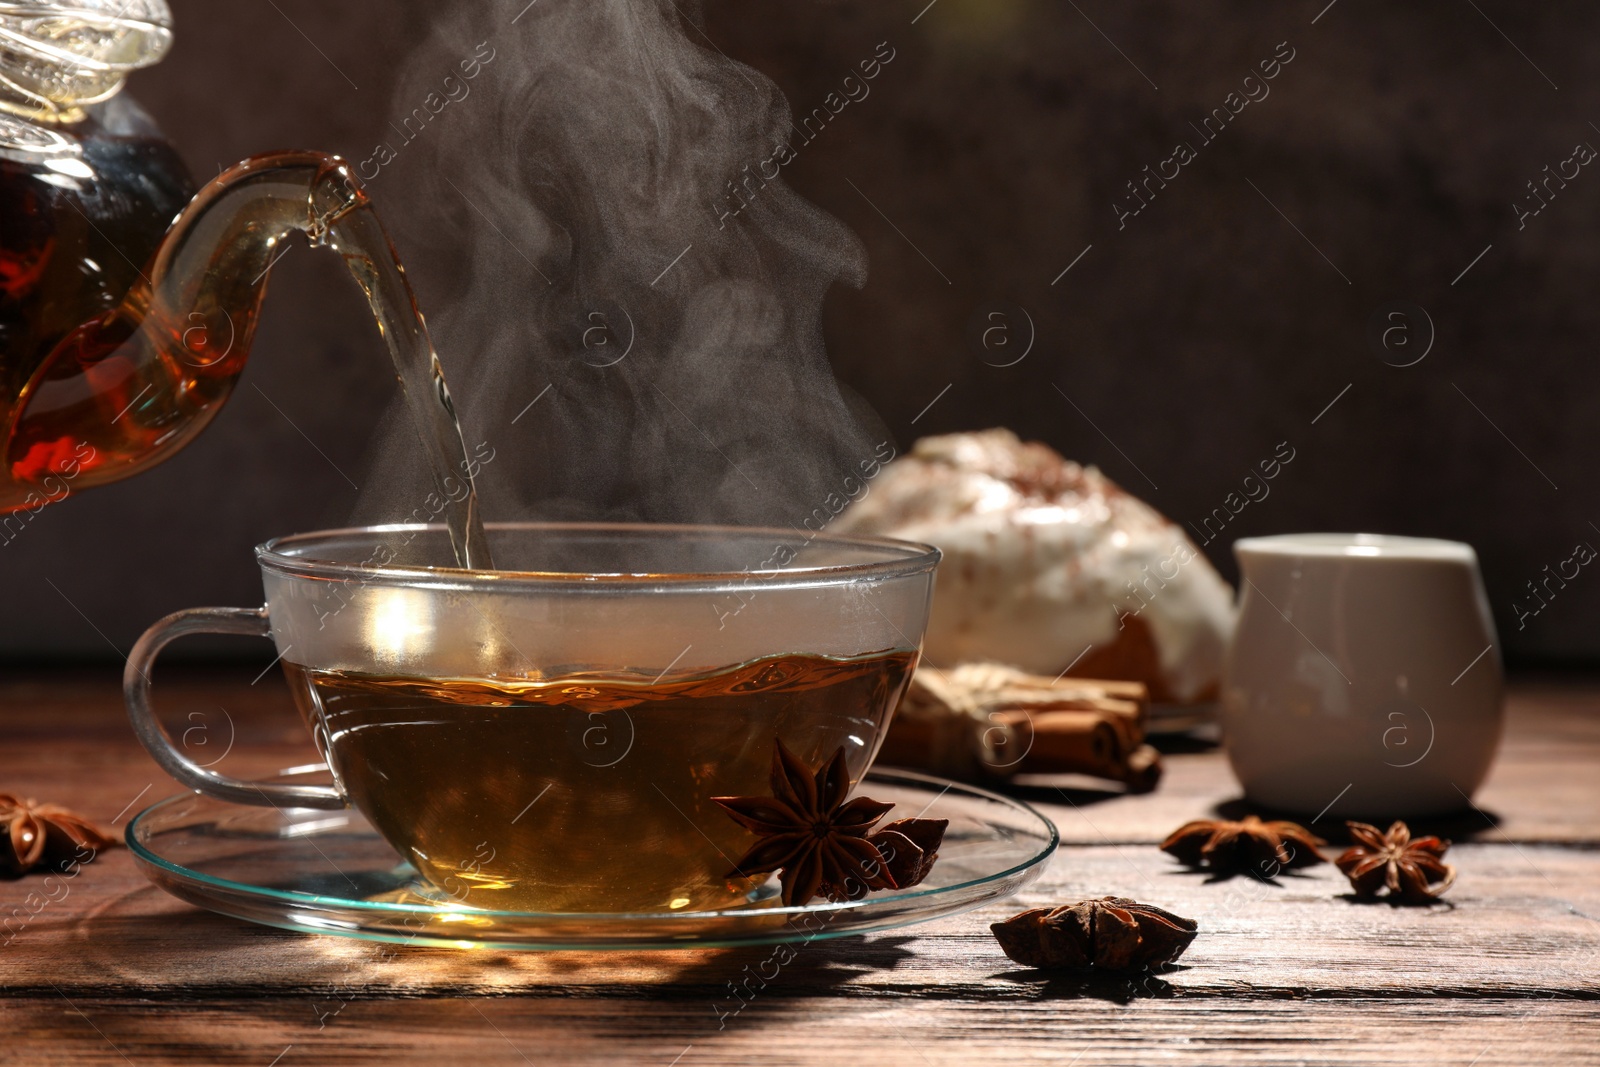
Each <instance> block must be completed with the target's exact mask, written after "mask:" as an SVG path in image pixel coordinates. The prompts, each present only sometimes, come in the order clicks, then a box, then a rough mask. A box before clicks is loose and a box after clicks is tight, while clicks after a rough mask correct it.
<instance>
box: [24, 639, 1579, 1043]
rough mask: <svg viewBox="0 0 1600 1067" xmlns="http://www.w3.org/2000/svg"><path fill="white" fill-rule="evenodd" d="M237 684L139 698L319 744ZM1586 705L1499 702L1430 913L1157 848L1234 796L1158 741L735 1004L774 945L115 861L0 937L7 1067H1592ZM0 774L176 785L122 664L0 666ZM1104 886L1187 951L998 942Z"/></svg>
mask: <svg viewBox="0 0 1600 1067" xmlns="http://www.w3.org/2000/svg"><path fill="white" fill-rule="evenodd" d="M249 673H250V672H245V671H242V670H241V671H237V672H233V673H232V674H228V673H226V672H224V673H221V674H219V673H215V672H213V673H209V674H193V673H190V674H182V673H179V674H172V673H171V672H168V673H166V674H164V675H163V677H162V678H161V679H160V680H159V682H158V690H159V691H160V692H162V693H163V694H164V696H165V704H166V706H167V708H168V709H170V710H169V712H168V714H169V717H170V718H171V719H172V721H173V723H174V725H175V726H176V727H179V728H181V729H191V730H192V729H194V728H197V727H204V728H205V729H206V730H208V731H209V734H191V737H190V740H191V742H193V743H198V742H199V741H201V740H202V739H204V740H206V741H207V742H208V743H211V740H212V738H214V739H215V740H214V743H216V744H218V745H225V744H226V742H227V740H228V735H229V732H230V726H229V723H230V721H231V723H232V724H233V725H234V727H236V732H237V741H236V744H235V748H234V751H233V752H232V753H231V754H230V755H229V756H228V757H227V759H226V760H225V761H224V762H223V763H222V764H220V765H219V766H220V767H222V768H223V769H226V770H228V771H230V772H232V773H236V774H251V773H258V774H259V773H265V772H267V771H270V770H272V769H274V768H277V767H282V766H288V765H292V764H295V763H301V762H306V761H307V760H308V759H309V758H311V749H310V747H309V745H308V744H307V742H306V740H305V738H304V737H303V736H302V733H301V727H300V726H299V724H298V721H297V720H296V719H295V718H294V717H293V713H292V712H291V711H289V710H288V709H287V706H286V705H287V697H286V696H285V695H284V693H283V692H282V690H281V686H280V685H279V684H278V683H276V682H275V681H273V680H272V679H271V678H270V677H269V678H268V679H267V680H264V681H263V682H262V683H261V684H259V685H255V686H252V685H251V684H250V680H249ZM235 675H237V676H235ZM1597 704H1600V687H1597V686H1595V685H1593V684H1589V685H1573V684H1566V685H1557V684H1525V685H1523V686H1521V687H1520V688H1518V689H1517V691H1516V694H1515V696H1514V698H1513V699H1512V701H1511V705H1510V713H1509V728H1508V733H1507V736H1506V741H1505V746H1504V749H1503V751H1502V753H1501V757H1500V761H1499V763H1498V765H1497V766H1496V768H1495V771H1494V775H1493V777H1492V779H1491V780H1490V782H1489V783H1488V785H1487V786H1486V787H1485V788H1484V789H1483V790H1482V792H1481V794H1480V796H1479V797H1478V798H1477V799H1478V803H1479V805H1480V807H1481V812H1477V813H1470V814H1469V815H1467V816H1466V817H1465V818H1463V819H1461V820H1457V823H1456V825H1454V826H1452V827H1450V829H1451V831H1452V833H1453V835H1454V836H1455V838H1456V840H1457V842H1458V843H1457V845H1456V846H1455V848H1454V849H1453V850H1452V851H1451V854H1450V859H1451V860H1452V861H1454V862H1455V864H1456V865H1457V866H1458V867H1459V869H1460V879H1459V881H1458V883H1457V885H1456V886H1455V888H1454V889H1453V890H1452V891H1451V893H1450V895H1449V898H1448V899H1449V901H1450V903H1449V905H1448V906H1439V907H1433V908H1391V907H1388V906H1386V905H1360V904H1355V903H1352V902H1350V901H1349V900H1347V899H1343V898H1342V897H1341V895H1340V894H1341V893H1343V892H1344V889H1345V884H1344V882H1343V880H1342V878H1341V877H1340V875H1339V874H1338V872H1337V871H1335V870H1334V869H1333V868H1332V867H1331V865H1330V866H1323V867H1318V868H1314V869H1312V870H1311V871H1309V872H1308V873H1306V874H1303V875H1298V876H1293V877H1285V878H1283V879H1282V881H1281V884H1277V885H1271V884H1262V883H1258V882H1254V881H1251V880H1247V879H1234V880H1230V881H1222V882H1215V881H1208V879H1207V878H1206V877H1204V876H1199V875H1195V874H1190V873H1185V872H1183V871H1182V870H1180V869H1179V868H1178V867H1177V865H1176V864H1175V863H1174V862H1172V861H1171V860H1170V859H1169V858H1168V857H1167V856H1165V855H1164V854H1162V853H1161V852H1160V851H1158V850H1157V849H1156V848H1155V847H1154V842H1156V841H1158V840H1160V838H1161V837H1162V835H1163V834H1164V833H1165V832H1166V831H1168V830H1170V829H1172V828H1173V827H1175V826H1176V825H1178V824H1179V823H1181V822H1183V821H1185V820H1186V819H1189V818H1192V817H1197V816H1203V815H1205V814H1207V813H1208V812H1210V811H1212V809H1213V808H1214V807H1215V806H1216V805H1218V804H1219V803H1225V802H1227V801H1229V800H1231V799H1233V798H1234V797H1235V794H1236V792H1237V788H1236V786H1235V785H1234V783H1233V780H1232V778H1231V777H1230V775H1229V773H1228V770H1227V766H1226V764H1225V762H1224V761H1223V758H1222V757H1221V755H1220V754H1218V753H1217V752H1216V751H1215V750H1212V749H1208V748H1205V747H1203V746H1198V750H1197V751H1192V752H1176V753H1173V754H1171V755H1170V756H1169V757H1168V761H1167V775H1166V780H1165V781H1164V782H1163V783H1162V785H1161V788H1160V789H1159V790H1158V791H1157V792H1156V793H1154V794H1152V795H1149V796H1143V797H1123V796H1120V795H1116V794H1115V793H1113V792H1101V791H1097V790H1093V789H1084V788H1079V789H1075V790H1074V789H1068V790H1064V791H1057V790H1055V789H1048V788H1039V789H1033V790H1031V791H1029V799H1031V800H1033V801H1035V802H1036V803H1038V805H1039V806H1040V807H1041V808H1042V809H1043V810H1044V811H1046V812H1047V813H1048V814H1049V816H1050V817H1051V818H1052V819H1054V820H1055V821H1056V823H1057V825H1058V826H1060V828H1061V831H1062V837H1063V839H1064V845H1063V847H1062V849H1061V851H1060V852H1059V853H1057V855H1056V856H1055V858H1054V860H1053V861H1052V862H1051V864H1050V867H1049V870H1048V871H1047V872H1046V874H1045V876H1044V877H1043V878H1042V879H1041V880H1040V882H1038V883H1037V884H1035V885H1034V886H1033V887H1032V888H1031V889H1029V890H1028V892H1027V893H1026V894H1025V895H1024V896H1023V897H1022V898H1021V899H1017V900H1014V901H1007V902H1003V903H1000V904H996V905H992V906H990V907H987V908H984V909H983V910H981V911H978V912H974V913H969V914H966V915H960V916H955V917H952V918H948V919H943V920H940V921H938V922H934V923H930V924H928V925H926V926H918V927H913V928H910V929H907V930H905V931H901V932H893V933H886V934H881V935H875V936H871V937H865V938H853V939H845V940H840V941H818V942H814V943H812V944H809V945H806V946H805V947H804V948H803V949H802V950H801V951H800V952H799V953H798V955H797V956H796V958H795V959H794V960H793V961H792V962H791V963H789V964H788V965H787V966H786V967H784V968H783V969H782V970H781V971H780V972H779V974H778V975H777V977H776V978H774V979H772V980H771V981H769V982H768V983H767V984H766V986H765V988H762V989H760V990H759V991H758V992H757V994H756V996H755V997H754V999H753V1000H750V1001H749V1002H748V1003H744V1002H742V1001H740V1000H738V999H736V998H735V997H734V995H733V993H732V992H731V988H730V983H732V982H735V981H737V980H739V979H741V978H743V977H744V975H745V970H744V969H745V967H746V966H754V965H755V964H756V963H757V962H759V961H761V960H764V959H766V958H767V956H768V954H769V953H770V952H771V950H770V949H767V948H759V949H747V950H719V951H712V950H704V951H694V952H677V953H641V952H619V953H491V952H477V951H456V950H444V949H427V948H415V947H391V946H384V945H378V944H372V943H366V942H360V941H351V940H345V939H341V938H335V937H307V936H302V935H297V934H291V933H286V932H281V931H277V930H271V929H266V928H263V927H256V926H251V925H248V924H246V923H243V922H238V921H235V920H232V919H226V918H223V917H220V916H215V915H211V914H209V913H207V912H203V911H198V910H196V909H194V908H192V907H189V906H187V905H185V904H182V903H180V902H178V901H176V900H174V899H172V898H169V897H167V896H165V895H164V894H162V893H161V892H159V891H158V890H156V889H154V888H153V887H151V886H149V885H148V884H146V882H145V880H144V878H143V877H142V876H141V875H140V874H139V873H138V871H137V870H136V869H135V867H134V864H133V862H132V859H131V858H130V857H129V856H128V854H127V852H126V851H125V850H120V849H119V850H116V851H113V852H110V853H108V854H106V855H105V856H103V857H102V858H101V859H100V860H98V861H97V862H95V863H93V864H91V865H89V866H87V867H85V868H84V869H83V872H82V873H81V874H80V875H79V876H78V877H77V878H75V879H73V880H72V881H71V882H70V883H69V885H70V892H69V893H68V894H67V895H66V896H65V897H64V898H63V899H60V900H57V901H54V902H50V903H48V904H47V905H45V906H43V907H42V908H39V909H38V911H37V913H36V914H32V917H31V918H30V919H29V920H28V921H27V922H26V923H25V925H19V923H20V920H19V921H14V922H13V923H12V926H11V931H12V933H13V934H14V936H11V934H8V933H7V932H6V931H5V929H4V928H3V927H0V1024H3V1026H4V1035H3V1036H0V1062H5V1063H13V1062H14V1063H18V1064H30V1065H31V1064H52V1063H61V1064H69V1063H70V1064H74V1065H83V1064H100V1063H119V1064H120V1063H136V1064H138V1063H162V1062H178V1063H196V1064H252V1065H256V1067H268V1065H270V1064H278V1065H281V1067H292V1065H294V1064H299V1063H338V1064H351V1065H354V1064H367V1063H371V1064H392V1063H396V1062H402V1061H407V1060H411V1059H416V1060H424V1059H426V1060H428V1061H435V1062H450V1061H453V1060H459V1059H468V1060H469V1061H470V1062H472V1063H485V1064H500V1063H506V1064H525V1063H540V1064H542V1063H546V1062H572V1063H613V1062H619V1063H630V1064H631V1063H639V1064H660V1065H662V1067H667V1065H671V1064H678V1065H681V1067H698V1065H701V1064H743V1063H763V1062H767V1063H816V1064H832V1065H837V1064H852V1065H870V1064H878V1063H906V1064H944V1063H951V1064H968V1063H977V1062H994V1063H1022V1062H1033V1061H1041V1062H1059V1063H1082V1064H1085V1065H1087V1064H1101V1063H1107V1064H1139V1065H1146V1064H1151V1063H1157V1062H1168V1061H1174V1062H1179V1061H1181V1062H1184V1063H1227V1064H1256V1063H1260V1064H1285V1063H1318V1064H1321V1063H1338V1064H1378V1063H1382V1064H1405V1065H1412V1064H1420V1063H1456V1064H1462V1065H1467V1064H1476V1065H1479V1067H1487V1065H1490V1064H1535V1063H1539V1064H1543V1063H1550V1064H1562V1065H1571V1064H1581V1063H1600V1003H1597V1002H1600V850H1597V845H1600V714H1597ZM1190 747H1197V746H1190ZM0 790H4V791H11V792H16V793H21V794H24V795H32V796H36V797H38V798H40V799H47V798H48V799H53V800H56V801H58V802H60V803H64V804H67V805H69V806H71V807H74V808H77V809H79V810H81V811H83V812H85V813H87V814H89V815H91V816H92V817H94V818H96V819H97V820H101V821H103V822H105V823H110V822H113V821H115V822H116V823H117V824H118V826H119V827H120V826H122V825H124V824H125V823H126V821H127V818H128V817H129V815H130V814H131V813H133V812H135V811H137V810H138V809H139V808H142V807H143V806H144V805H146V804H148V803H150V802H151V801H153V800H155V799H156V798H158V797H160V796H163V795H166V794H169V793H172V792H174V791H175V787H174V785H173V783H171V782H170V781H169V780H167V779H166V778H165V777H164V776H163V775H162V774H161V773H160V772H159V771H158V770H157V769H156V767H155V765H154V764H153V763H152V762H151V761H150V760H149V759H148V758H147V757H146V756H145V755H144V753H143V751H142V750H140V749H139V748H138V746H137V744H136V743H135V742H134V740H133V739H132V736H131V733H130V731H129V729H128V726H127V724H126V721H125V720H124V718H123V715H122V710H121V702H120V697H119V693H118V684H117V679H116V677H115V676H114V675H112V674H110V673H89V674H85V673H83V672H67V671H62V672H59V673H52V674H33V675H28V676H23V677H18V676H12V677H10V678H8V679H6V680H4V681H0ZM1319 829H1321V828H1320V827H1319ZM38 887H39V880H38V879H37V878H26V879H23V880H20V881H12V882H0V920H3V919H4V917H6V916H15V915H17V914H19V912H18V910H17V909H19V908H20V909H22V910H21V912H20V914H23V915H28V914H30V912H31V910H32V907H33V906H34V905H36V904H37V900H38V898H37V897H36V898H34V900H33V902H32V904H28V903H26V902H27V901H28V896H29V894H30V893H33V892H36V891H37V890H38ZM1104 894H1118V895H1125V896H1132V897H1136V898H1138V899H1141V900H1145V901H1149V902H1151V903H1156V904H1160V905H1163V906H1165V907H1168V908H1170V909H1171V910H1174V911H1176V912H1178V913H1180V914H1183V915H1188V916H1191V917H1193V918H1196V919H1198V920H1199V922H1200V926H1201V935H1200V937H1199V939H1198V940H1196V941H1195V943H1194V945H1193V947H1192V948H1191V949H1190V950H1189V952H1188V954H1187V955H1186V956H1185V957H1184V960H1183V963H1184V966H1183V967H1182V968H1181V969H1178V970H1174V971H1171V972H1169V973H1167V974H1164V975H1161V976H1159V977H1151V978H1145V979H1142V980H1134V981H1130V980H1118V979H1098V980H1084V979H1079V978H1071V977H1050V976H1048V975H1044V974H1040V973H1037V972H1032V971H1028V970H1026V969H1023V968H1020V967H1018V966H1016V965H1014V964H1012V963H1011V962H1010V961H1008V960H1007V959H1006V958H1005V957H1004V956H1002V955H1001V954H1000V952H999V951H998V949H997V947H996V945H995V944H994V942H993V940H992V939H991V937H990V935H989V932H988V924H989V923H990V922H993V921H995V920H996V919H999V918H1003V917H1005V916H1007V915H1010V914H1012V913H1013V912H1015V911H1019V910H1021V909H1022V908H1024V907H1034V906H1039V905H1044V904H1050V903H1060V902H1066V901H1071V900H1077V899H1080V898H1083V897H1086V896H1099V895H1104ZM8 936H9V937H10V940H9V942H7V941H6V940H5V939H6V938H7V937H8ZM769 969H770V968H769ZM741 1004H743V1007H742V1009H741V1010H738V1011H737V1012H736V1013H735V1012H734V1011H733V1009H734V1008H737V1007H739V1005H741Z"/></svg>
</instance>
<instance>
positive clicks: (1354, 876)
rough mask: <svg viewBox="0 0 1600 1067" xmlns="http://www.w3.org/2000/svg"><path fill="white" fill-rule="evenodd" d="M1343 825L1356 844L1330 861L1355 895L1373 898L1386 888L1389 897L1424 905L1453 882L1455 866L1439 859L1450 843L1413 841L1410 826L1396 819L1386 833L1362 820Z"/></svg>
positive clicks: (1430, 839)
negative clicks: (1335, 864)
mask: <svg viewBox="0 0 1600 1067" xmlns="http://www.w3.org/2000/svg"><path fill="white" fill-rule="evenodd" d="M1345 825H1346V826H1347V827H1349V828H1350V836H1351V837H1353V838H1355V841H1356V843H1355V845H1354V846H1353V847H1352V848H1350V849H1349V850H1348V851H1347V852H1345V854H1344V855H1342V856H1340V857H1339V858H1338V859H1337V860H1335V861H1334V862H1335V863H1337V864H1338V865H1339V869H1340V870H1341V871H1343V872H1344V873H1345V874H1346V876H1348V877H1349V879H1350V884H1351V886H1353V887H1354V888H1355V891H1356V895H1357V896H1362V897H1375V896H1377V895H1378V890H1380V889H1385V888H1386V889H1388V891H1389V899H1390V900H1394V901H1399V902H1401V903H1405V904H1428V903H1431V902H1433V901H1435V900H1437V899H1439V897H1440V896H1442V895H1443V894H1444V891H1445V890H1446V889H1449V888H1450V887H1451V886H1452V885H1454V884H1455V880H1456V869H1455V868H1454V867H1452V866H1451V865H1450V864H1448V863H1445V862H1444V859H1443V857H1444V854H1445V852H1446V851H1448V850H1449V848H1450V842H1448V841H1444V840H1441V839H1440V838H1437V837H1419V838H1416V839H1415V840H1413V839H1412V837H1411V827H1409V826H1407V825H1406V824H1405V823H1403V822H1399V821H1398V820H1397V821H1396V822H1395V823H1394V825H1392V826H1390V827H1389V832H1388V833H1381V832H1379V830H1378V828H1377V827H1376V826H1368V825H1367V824H1366V823H1364V822H1347V823H1345ZM1435 882H1437V883H1439V884H1438V886H1437V888H1435V886H1434V883H1435Z"/></svg>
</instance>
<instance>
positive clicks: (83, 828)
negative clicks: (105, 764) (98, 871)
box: [0, 793, 116, 878]
mask: <svg viewBox="0 0 1600 1067" xmlns="http://www.w3.org/2000/svg"><path fill="white" fill-rule="evenodd" d="M114 844H116V839H115V838H113V837H111V836H109V835H107V834H104V833H102V832H101V831H100V830H99V829H98V828H96V827H95V825H94V824H93V823H91V822H90V821H89V820H88V819H85V818H84V817H83V816H82V815H79V814H77V813H76V812H72V811H68V810H67V809H66V808H63V807H61V806H60V805H59V804H40V803H38V802H37V801H35V800H33V799H32V798H29V799H28V800H22V799H19V798H18V797H14V796H12V795H11V794H10V793H0V876H5V877H7V878H18V877H21V876H22V875H24V874H26V873H27V872H28V871H30V870H32V869H33V868H35V867H43V868H45V869H47V870H53V871H56V870H62V869H65V868H68V867H70V866H71V864H72V863H73V862H78V863H87V862H88V861H89V860H90V859H92V858H93V857H94V855H95V853H97V852H99V851H100V850H101V849H103V848H108V847H110V846H112V845H114Z"/></svg>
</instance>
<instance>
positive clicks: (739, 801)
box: [711, 741, 942, 906]
mask: <svg viewBox="0 0 1600 1067" xmlns="http://www.w3.org/2000/svg"><path fill="white" fill-rule="evenodd" d="M849 792H850V770H849V768H848V767H847V766H846V765H845V758H844V746H843V745H840V746H839V748H838V749H837V750H836V751H835V752H834V754H833V757H832V758H831V759H829V760H828V762H826V763H824V764H823V765H822V766H821V767H820V768H818V769H817V771H816V773H815V774H813V773H812V772H811V771H809V770H807V769H806V766H805V764H803V763H801V762H800V760H799V758H798V757H797V756H796V755H795V754H794V753H793V752H790V751H789V749H788V747H787V746H786V745H784V743H783V742H782V741H779V742H778V743H777V744H776V746H775V747H774V749H773V753H772V794H773V795H772V796H770V797H712V798H711V799H712V800H714V801H716V803H718V804H720V805H721V806H722V808H723V810H724V811H726V812H727V813H728V814H729V815H730V816H732V817H733V819H734V821H736V822H737V823H738V824H739V825H740V826H743V827H744V828H745V829H747V830H750V831H752V832H753V833H756V834H758V835H760V838H761V839H760V840H759V841H757V842H756V843H755V844H754V845H752V846H751V847H750V850H749V851H748V852H746V853H745V854H744V856H743V857H742V858H741V859H740V860H739V862H738V863H736V864H734V869H733V870H732V871H730V872H729V873H728V875H727V877H729V878H748V877H750V876H752V875H757V874H766V873H769V872H771V871H778V872H780V873H779V876H778V878H779V882H780V883H781V884H782V886H783V902H784V903H785V904H787V905H790V906H794V905H798V904H804V903H806V902H807V901H808V900H810V899H811V898H812V897H814V896H816V895H817V894H819V893H820V894H822V895H823V896H825V897H827V898H828V899H829V900H832V901H836V902H837V901H841V900H855V899H857V898H859V897H862V896H865V895H866V893H867V892H868V890H872V889H896V888H899V886H898V884H897V883H896V881H895V879H894V876H893V875H891V874H890V873H889V866H888V864H886V863H885V862H884V858H883V854H882V853H881V852H879V851H878V847H877V845H875V844H873V842H872V840H871V838H870V834H871V830H872V827H873V824H875V823H876V822H877V821H878V820H879V819H881V818H883V817H884V815H886V814H888V812H889V810H890V809H891V808H893V807H894V805H893V804H884V803H881V802H880V801H876V800H872V799H871V798H869V797H856V798H855V799H854V800H849V801H847V800H846V799H845V797H846V796H848V795H849ZM941 834H942V831H941ZM903 836H906V837H907V839H908V840H910V841H911V843H912V844H913V846H914V847H917V848H918V850H919V851H924V850H922V849H921V847H920V846H916V845H915V841H914V839H911V838H910V837H909V835H903ZM935 848H937V842H935Z"/></svg>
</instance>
